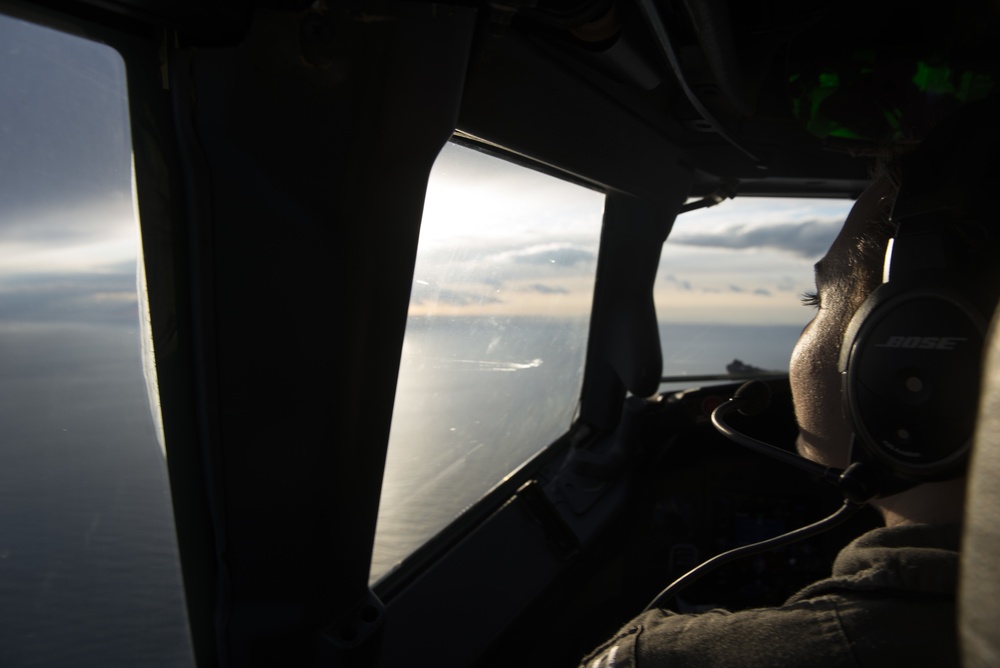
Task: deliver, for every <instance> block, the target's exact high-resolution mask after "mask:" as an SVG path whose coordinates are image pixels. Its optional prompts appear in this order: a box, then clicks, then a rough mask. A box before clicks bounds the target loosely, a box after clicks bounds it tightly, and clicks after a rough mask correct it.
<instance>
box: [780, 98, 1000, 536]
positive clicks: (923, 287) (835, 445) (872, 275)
mask: <svg viewBox="0 0 1000 668" xmlns="http://www.w3.org/2000/svg"><path fill="white" fill-rule="evenodd" d="M996 104H997V103H996V102H983V103H977V104H976V105H971V106H970V108H968V109H967V110H964V111H963V112H961V113H959V114H958V116H957V117H956V118H952V119H949V120H948V121H947V122H945V123H944V124H943V125H942V126H941V127H940V128H938V129H937V130H935V131H934V132H933V133H932V134H931V136H929V137H928V139H927V140H926V141H925V142H924V145H923V146H921V148H920V149H919V150H918V151H917V152H916V153H915V154H914V155H913V156H912V157H911V158H908V159H907V161H906V166H905V168H904V169H903V170H902V181H901V182H900V179H899V178H897V177H896V176H895V171H894V170H888V171H883V173H881V174H880V175H879V176H878V177H876V178H875V180H874V181H873V183H872V185H871V186H870V187H869V188H868V189H867V190H866V191H865V192H864V193H863V194H862V195H861V197H859V199H858V201H857V202H856V204H855V206H854V207H853V209H852V210H851V213H850V215H849V216H848V218H847V220H846V222H845V223H844V227H843V229H842V230H841V232H840V234H839V235H838V237H837V238H836V240H835V241H834V243H833V244H832V246H831V247H830V249H829V251H828V252H827V254H826V255H825V256H824V257H823V259H822V260H820V262H818V263H817V265H816V291H817V292H816V295H815V297H814V298H813V297H812V296H811V295H810V296H809V297H807V298H806V301H807V302H810V304H811V305H813V306H815V307H816V308H817V312H816V315H815V317H814V318H813V320H812V322H810V323H809V325H808V326H807V327H806V328H805V330H804V331H803V333H802V336H801V337H800V339H799V342H798V344H797V345H796V347H795V350H794V352H793V354H792V360H791V366H790V380H791V385H792V393H793V398H794V402H795V411H796V417H797V419H798V423H799V428H800V435H799V439H798V448H799V451H800V452H801V453H802V454H803V455H804V456H806V457H808V458H809V459H812V460H814V461H817V462H820V463H822V464H825V465H828V466H835V467H838V468H844V467H846V466H847V465H848V463H849V462H848V459H849V453H850V449H851V444H852V438H853V437H854V436H855V435H856V432H857V431H858V429H859V426H858V425H859V424H861V425H864V427H863V429H865V430H867V429H868V425H870V424H872V423H873V420H872V419H871V418H872V416H874V418H875V421H878V419H879V418H880V417H881V416H883V415H889V416H890V417H889V418H888V419H887V420H882V422H883V423H884V424H880V425H879V426H878V428H880V429H883V430H885V429H888V430H889V431H883V432H881V434H882V435H874V436H873V434H872V433H870V434H868V435H867V437H866V438H865V439H861V437H860V435H859V439H858V440H859V441H861V440H867V441H868V443H869V444H878V445H868V446H866V447H867V448H868V450H869V451H871V450H873V449H874V448H876V447H880V444H882V443H885V448H886V450H884V451H883V452H880V453H879V452H877V453H876V455H875V457H874V459H875V460H880V459H881V460H885V461H882V462H881V463H883V464H884V463H885V462H886V461H889V465H888V467H887V470H895V471H896V473H895V475H894V478H907V479H909V480H918V481H920V483H919V484H917V485H916V487H914V488H913V489H912V490H910V491H908V492H904V493H903V494H899V495H897V496H899V497H903V496H904V495H907V498H916V497H917V496H920V495H921V494H924V495H925V496H926V494H925V492H927V491H928V490H931V491H935V490H943V489H949V490H951V492H952V493H951V496H952V497H954V498H955V499H956V500H957V501H956V503H954V504H952V505H953V506H954V508H960V495H959V494H957V492H956V490H960V489H961V485H962V481H961V477H962V472H963V468H962V467H961V465H960V464H961V462H962V461H963V457H961V456H959V455H961V454H962V453H963V452H964V451H965V448H966V446H967V444H968V442H969V438H968V436H970V435H971V424H972V421H973V419H974V411H975V404H976V400H975V398H976V395H977V388H978V384H979V377H978V376H979V371H980V369H979V361H978V360H979V357H978V352H979V350H980V348H981V346H982V341H983V336H984V334H985V332H984V330H985V323H986V322H988V321H989V319H990V317H991V315H992V312H993V309H994V306H995V304H996V298H997V295H998V294H1000V275H998V274H1000V272H998V269H997V268H998V266H1000V262H998V261H997V258H996V256H997V253H998V252H1000V243H998V237H1000V224H998V223H1000V221H996V222H995V221H994V220H993V219H994V218H998V216H997V214H996V213H995V212H994V211H993V210H992V209H993V205H992V204H991V202H990V198H989V197H987V196H986V193H988V192H990V190H991V188H990V186H992V184H993V183H995V181H996V178H998V176H1000V174H998V172H1000V169H998V168H997V165H998V163H1000V161H998V160H997V159H995V157H994V154H995V153H996V152H997V149H998V148H1000V130H996V129H994V127H993V126H994V125H995V124H994V123H993V121H992V119H993V117H994V114H993V110H995V109H997V106H996ZM897 164H898V163H897ZM890 214H891V216H892V221H891V222H890ZM898 221H902V222H901V223H898ZM913 221H915V222H913ZM897 223H898V224H899V227H898V229H897ZM904 229H905V231H906V233H905V234H904V232H903V230H904ZM915 230H916V232H915ZM925 230H930V231H931V233H930V234H927V233H925ZM894 235H895V236H896V237H897V238H896V240H895V243H894V245H893V251H892V254H893V261H892V272H893V274H892V275H893V278H892V279H891V280H890V284H889V285H888V286H882V287H880V286H881V285H882V282H883V264H884V258H885V252H886V248H887V246H888V245H889V240H890V238H891V237H893V236H894ZM927 239H931V240H932V242H931V243H928V242H927ZM914 249H916V250H914ZM925 268H926V270H925ZM898 276H904V278H903V279H900V280H897V278H896V277H898ZM914 280H916V282H915V283H914ZM876 289H878V292H876ZM872 293H875V298H873V299H869V296H870V295H872ZM925 293H926V294H933V297H926V298H925V297H924V296H923V295H924V294H925ZM915 294H916V295H918V296H917V297H913V295H915ZM887 295H888V298H887V299H886V296H887ZM902 295H905V299H912V300H914V301H909V302H906V306H905V308H902V309H900V308H899V304H900V303H901V302H902V301H903V297H902ZM866 300H867V301H866ZM920 300H923V301H920ZM862 305H864V306H862ZM873 305H874V306H873ZM886 305H891V308H887V307H886ZM952 305H957V306H956V308H954V309H953V308H952ZM925 306H926V307H927V308H925ZM939 307H940V309H941V311H942V312H949V313H950V312H951V311H955V312H956V313H957V314H958V315H957V317H956V319H955V320H954V322H952V321H951V319H950V318H948V317H937V316H935V317H934V318H924V319H923V320H921V319H920V318H918V319H917V320H916V321H915V320H914V319H913V318H910V319H905V320H904V319H901V318H899V317H897V316H896V314H897V313H902V312H904V311H906V310H907V309H909V310H910V311H914V312H917V313H918V315H919V314H920V313H921V312H923V311H927V312H936V311H935V309H938V308H939ZM859 309H861V310H860V311H859ZM873 309H874V310H873ZM949 309H950V310H951V311H949ZM873 314H874V315H873ZM967 316H968V317H967ZM865 318H867V319H868V320H867V322H868V323H869V324H864V325H862V327H861V331H864V332H878V333H877V334H872V335H871V336H870V337H869V338H868V339H867V340H866V341H865V343H864V345H863V346H861V345H860V344H858V343H857V342H858V341H860V340H861V337H860V336H859V335H858V334H857V332H858V330H859V322H860V323H866V320H865ZM893 318H895V320H894V319H893ZM852 320H853V323H852ZM872 322H874V323H877V327H881V329H877V328H876V325H870V323H872ZM915 322H916V324H914V323H915ZM939 322H947V326H943V327H940V328H939V327H938V323H939ZM885 323H890V324H889V325H887V326H885V327H882V325H884V324H885ZM937 329H941V330H942V332H941V334H938V332H937ZM889 330H891V332H890V331H889ZM896 330H899V331H896ZM904 330H905V331H904ZM952 330H955V331H956V332H958V335H954V336H945V335H944V334H945V333H947V334H953V332H952ZM845 333H847V334H848V340H847V342H846V343H845ZM890 333H891V334H894V335H895V334H903V335H909V334H918V336H907V337H905V342H906V343H907V346H909V343H910V342H911V339H912V343H913V345H912V346H909V347H913V348H925V347H927V348H931V347H932V346H931V343H934V342H940V340H944V339H947V342H948V343H949V346H951V345H952V344H953V343H954V342H956V341H960V342H962V344H961V345H962V346H965V348H964V350H970V351H971V350H974V351H976V352H975V353H974V354H973V355H972V356H971V357H969V356H966V357H965V358H964V359H965V361H964V362H962V359H963V358H962V355H964V354H965V352H964V350H963V351H950V350H941V351H938V350H932V351H930V352H929V353H928V354H927V355H924V353H923V351H922V350H913V351H888V352H887V348H890V347H891V346H889V345H887V343H886V341H893V340H895V341H897V342H899V341H901V340H903V339H904V337H899V336H897V337H888V338H887V335H888V334H890ZM928 333H930V334H933V336H931V335H927V334H928ZM919 334H923V335H919ZM852 342H853V345H852ZM925 344H926V345H925ZM956 345H957V344H956ZM947 347H948V346H946V347H945V348H947ZM854 350H866V351H867V352H865V353H864V354H863V355H866V356H867V357H862V360H867V361H866V362H865V363H866V364H867V367H866V372H867V373H869V375H868V376H866V377H867V378H868V380H869V381H871V379H872V378H877V379H879V380H877V381H874V382H882V381H883V380H885V382H884V383H883V385H884V386H885V387H884V388H883V390H880V391H883V397H882V399H880V400H879V401H881V403H880V402H879V401H873V402H868V403H865V404H864V410H865V411H867V416H861V417H859V410H858V409H857V406H858V404H859V402H860V400H859V399H858V397H861V396H863V397H865V401H867V398H868V397H872V396H875V394H877V391H876V390H873V386H872V385H871V384H870V383H868V381H866V384H864V385H863V386H862V385H861V384H859V383H855V384H852V382H851V378H857V376H854V375H852V374H853V372H849V373H847V374H846V376H845V374H843V373H842V372H843V371H844V370H845V368H850V365H851V364H855V365H856V366H855V367H854V368H857V365H860V364H861V362H857V357H856V355H855V354H854V353H853V352H852V353H851V354H850V355H847V354H845V353H846V352H847V351H854ZM900 352H902V353H904V354H899V353H900ZM886 355H888V356H886ZM893 355H895V356H893ZM906 355H909V357H906ZM845 360H848V362H847V366H846V367H845ZM872 360H874V361H875V362H876V364H875V365H874V369H875V373H874V374H872V373H871V371H872V367H873V365H872ZM901 360H903V361H901ZM883 361H886V362H887V363H886V364H885V366H882V362H883ZM962 364H964V365H965V366H962ZM911 369H912V371H911ZM955 369H958V371H955ZM845 378H846V382H845ZM897 379H898V381H897ZM845 385H846V387H848V388H856V389H851V390H850V391H848V392H846V393H845V390H844V387H845ZM908 388H909V389H912V390H913V392H912V395H910V394H909V389H908ZM873 392H875V394H873ZM852 393H853V395H854V396H853V397H851V396H849V395H851V394H852ZM928 397H930V398H928ZM897 398H899V400H898V401H897ZM849 401H850V402H853V403H852V404H851V410H850V411H847V412H851V413H852V417H851V418H848V417H847V416H846V415H845V403H847V402H849ZM956 405H957V406H958V409H956ZM873 406H874V409H873ZM914 406H916V407H917V410H916V412H918V413H921V414H926V415H929V416H933V419H930V420H929V421H924V422H923V423H922V424H923V425H924V426H925V427H927V428H924V429H920V430H919V432H920V436H925V435H926V434H927V433H932V434H934V433H935V432H934V429H938V428H943V429H945V430H946V432H947V433H948V434H949V436H950V435H951V434H952V433H954V434H959V435H960V436H959V437H958V438H956V439H955V443H954V445H952V444H950V443H948V441H947V439H946V438H945V437H944V434H945V433H946V432H945V431H942V432H938V433H939V434H940V435H935V436H934V437H933V438H925V439H924V440H925V443H927V442H933V443H934V444H937V443H942V444H946V445H944V446H942V452H945V453H946V455H942V456H941V457H940V462H942V464H941V465H940V466H938V465H937V464H936V463H934V464H933V465H928V466H927V472H926V475H925V472H924V471H923V470H918V471H916V473H914V472H913V470H903V475H901V476H900V475H899V473H900V471H901V470H902V469H905V467H907V466H909V463H907V462H903V464H902V466H901V467H900V466H897V464H898V463H899V461H902V460H904V459H905V458H906V457H909V456H914V457H916V456H915V455H913V453H912V452H907V443H906V439H908V438H912V437H911V435H910V433H909V431H908V430H909V426H907V428H906V429H903V428H902V427H899V428H897V426H896V425H902V424H904V423H907V424H908V422H909V421H911V418H912V415H913V414H914V412H915V411H914V410H913V407H914ZM939 416H941V417H940V419H939ZM955 416H958V417H955ZM913 421H914V422H915V423H918V422H920V419H919V418H917V419H913ZM942 425H943V427H942ZM910 431H917V430H910ZM873 433H874V432H873ZM897 433H898V434H899V439H901V440H900V441H899V442H896V443H893V442H891V441H892V439H893V438H895V434H897ZM885 434H890V436H885ZM961 434H966V436H961ZM911 443H912V444H915V443H916V441H915V440H914V441H912V442H911ZM961 444H965V445H961ZM855 447H858V446H855ZM921 447H923V445H921V446H917V445H913V447H911V448H910V449H911V450H913V451H919V450H920V448H921ZM934 447H936V446H928V451H933V450H934ZM890 448H891V449H892V450H889V449H890ZM896 452H899V453H903V454H900V455H898V456H897V455H896V454H895V453H896ZM952 452H954V453H956V454H955V456H952V455H951V454H950V453H952ZM935 456H937V455H935ZM894 458H895V460H894ZM927 461H931V457H928V459H927ZM921 466H922V464H921ZM915 468H917V469H920V468H921V467H920V466H917V467H915ZM897 489H902V485H900V486H899V487H898V488H897ZM894 491H895V489H893V488H891V487H890V488H889V492H888V494H887V496H888V499H889V501H888V504H887V503H886V502H885V501H884V500H883V501H880V502H878V503H876V505H877V506H878V507H879V508H880V509H882V510H883V512H885V508H884V506H887V505H888V506H892V505H893V503H895V501H894V500H893V499H894V497H893V496H892V493H893V492H894ZM911 492H913V493H911ZM937 505H938V506H940V507H941V508H942V509H945V508H946V507H947V506H948V504H946V503H939V504H937ZM935 507H936V506H935V504H934V503H930V504H925V508H931V509H933V508H935ZM954 508H953V510H954ZM949 512H950V511H949ZM958 512H960V510H959V511H958ZM933 515H934V516H933V518H932V519H928V518H927V517H919V518H916V521H937V520H939V519H940V518H941V517H942V516H943V515H940V514H933ZM911 519H912V518H911ZM953 519H957V518H953ZM887 520H888V514H887Z"/></svg>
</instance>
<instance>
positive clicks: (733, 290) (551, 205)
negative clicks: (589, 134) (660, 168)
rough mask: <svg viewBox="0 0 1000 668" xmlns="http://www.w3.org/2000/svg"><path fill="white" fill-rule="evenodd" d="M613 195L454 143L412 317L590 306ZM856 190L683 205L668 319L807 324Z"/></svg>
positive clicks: (665, 285) (442, 174)
mask: <svg viewBox="0 0 1000 668" xmlns="http://www.w3.org/2000/svg"><path fill="white" fill-rule="evenodd" d="M603 202H604V198H603V195H602V194H601V193H598V192H595V191H592V190H588V189H586V188H583V187H580V186H577V185H574V184H571V183H567V182H563V181H560V180H559V179H557V178H554V177H551V176H547V175H544V174H541V173H538V172H534V171H532V170H530V169H526V168H524V167H520V166H518V165H514V164H511V163H509V162H505V161H503V160H498V159H496V158H492V157H490V156H487V155H484V154H482V153H479V152H476V151H473V150H471V149H468V148H465V147H462V146H458V145H455V144H449V145H448V146H446V147H445V149H444V150H443V151H442V153H441V155H440V156H439V158H438V161H437V163H436V165H435V168H434V171H433V173H432V176H431V182H430V185H429V187H428V194H427V200H426V204H425V208H424V218H423V223H422V226H421V236H420V249H419V251H418V258H417V266H416V272H415V276H414V285H413V292H412V296H411V303H410V313H411V315H447V316H460V315H483V314H489V315H563V316H578V315H581V314H582V315H585V314H586V313H588V312H589V309H590V300H591V297H592V294H593V283H594V272H595V268H596V261H597V251H598V243H599V240H600V231H601V216H602V212H603ZM850 205H851V202H850V201H847V200H816V199H812V200H805V199H799V200H787V199H762V198H739V197H737V198H736V199H734V200H729V201H726V202H724V203H722V204H720V205H719V206H716V207H712V208H709V209H701V210H697V211H693V212H690V213H687V214H683V215H682V216H680V217H679V218H678V220H677V222H676V223H675V225H674V229H673V231H672V232H671V235H670V238H669V240H668V242H667V243H666V244H665V246H664V251H663V254H662V256H661V262H660V270H659V272H658V275H657V280H656V286H655V292H654V294H655V299H656V303H657V309H658V313H659V317H660V319H661V320H663V321H670V322H701V323H723V322H728V323H739V324H798V323H800V322H801V323H803V324H804V323H805V321H807V320H808V319H809V317H810V314H809V312H808V311H807V310H805V309H803V307H802V306H801V304H800V301H799V296H800V295H801V294H802V292H804V291H807V290H811V289H812V288H813V279H812V267H813V264H814V263H815V262H816V261H817V260H818V259H819V258H820V257H822V255H823V254H824V253H825V251H826V248H827V247H828V246H829V245H830V243H831V242H832V240H833V238H834V237H835V236H836V234H837V232H838V231H839V229H840V226H841V224H842V223H843V220H844V218H845V217H846V215H847V211H848V210H849V208H850Z"/></svg>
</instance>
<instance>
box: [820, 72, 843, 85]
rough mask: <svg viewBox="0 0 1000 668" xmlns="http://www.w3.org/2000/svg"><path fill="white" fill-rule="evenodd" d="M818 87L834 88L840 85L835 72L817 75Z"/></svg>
mask: <svg viewBox="0 0 1000 668" xmlns="http://www.w3.org/2000/svg"><path fill="white" fill-rule="evenodd" d="M819 85H820V86H822V87H823V88H836V87H837V86H839V85H840V77H839V76H837V73H836V72H824V73H823V74H820V75H819Z"/></svg>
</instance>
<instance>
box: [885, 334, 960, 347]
mask: <svg viewBox="0 0 1000 668" xmlns="http://www.w3.org/2000/svg"><path fill="white" fill-rule="evenodd" d="M962 341H968V339H967V338H965V337H964V336H890V337H889V340H888V341H886V342H885V343H877V344H875V347H876V348H906V349H908V350H913V349H918V350H954V349H955V346H957V345H958V344H959V343H961V342H962Z"/></svg>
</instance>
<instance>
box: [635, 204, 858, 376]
mask: <svg viewBox="0 0 1000 668" xmlns="http://www.w3.org/2000/svg"><path fill="white" fill-rule="evenodd" d="M851 204H852V202H851V201H850V200H821V199H804V198H801V199H785V198H782V199H778V198H750V197H747V198H740V197H737V198H736V199H734V200H731V201H726V202H724V203H722V204H720V205H719V206H716V207H713V208H710V209H700V210H696V211H692V212H690V213H686V214H682V215H681V216H679V217H678V218H677V221H676V222H675V224H674V228H673V230H672V231H671V233H670V237H669V238H668V240H667V242H666V243H665V244H664V246H663V253H662V255H661V257H660V269H659V274H658V275H657V279H656V287H655V293H654V294H655V301H656V312H657V316H658V318H659V320H660V339H661V344H662V347H663V374H664V377H665V378H667V379H670V380H669V381H668V382H666V383H665V384H664V386H663V389H681V388H684V387H691V386H692V384H694V383H697V384H703V383H702V382H701V381H703V380H705V381H710V380H721V379H722V378H723V377H725V376H728V375H732V376H735V377H739V376H741V375H755V376H761V375H766V373H767V372H773V373H775V374H783V373H787V372H788V360H789V356H790V354H791V351H792V348H793V347H794V345H795V342H796V340H797V339H798V337H799V334H800V333H801V331H802V328H803V326H805V324H806V323H807V322H808V321H809V320H811V319H812V317H813V315H814V314H815V312H814V311H813V310H812V309H810V308H803V301H802V296H803V294H805V293H809V292H812V291H814V290H815V288H814V285H813V264H815V262H816V261H817V260H818V259H819V258H821V257H822V256H823V255H824V254H825V253H826V249H827V248H828V247H829V246H830V244H831V243H832V242H833V239H834V237H835V236H836V235H837V233H838V232H839V231H840V228H841V226H842V225H843V222H844V219H845V218H846V217H847V212H848V211H849V210H850V207H851Z"/></svg>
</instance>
